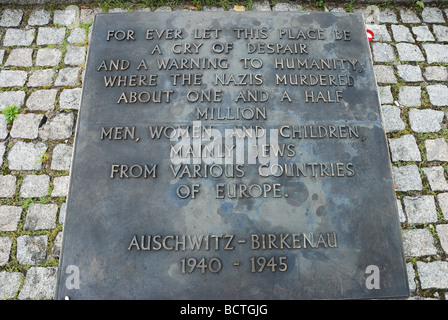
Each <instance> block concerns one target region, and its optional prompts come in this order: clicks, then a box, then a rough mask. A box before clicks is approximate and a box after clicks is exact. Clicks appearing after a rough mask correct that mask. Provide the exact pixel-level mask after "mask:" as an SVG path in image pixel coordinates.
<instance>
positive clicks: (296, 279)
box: [57, 12, 409, 299]
mask: <svg viewBox="0 0 448 320" xmlns="http://www.w3.org/2000/svg"><path fill="white" fill-rule="evenodd" d="M173 128H181V129H182V130H177V131H174V130H173ZM251 129H252V131H251ZM187 132H188V134H187ZM158 133H160V136H159V137H158ZM175 134H178V136H176V135H175ZM170 137H171V139H170ZM201 145H202V146H203V147H202V149H200V148H201V147H200V146H201ZM207 146H208V147H207ZM212 146H214V149H213V150H214V151H213V152H214V153H213V152H212ZM276 155H277V156H276ZM182 157H183V158H182ZM266 168H272V170H270V171H265V170H266ZM408 291H409V290H408V283H407V277H406V268H405V264H404V259H403V249H402V242H401V235H400V226H399V220H398V213H397V207H396V200H395V196H394V188H393V182H392V176H391V168H390V163H389V154H388V148H387V143H386V139H385V134H384V131H383V128H382V125H381V117H380V110H379V100H378V93H377V88H376V83H375V79H374V74H373V67H372V61H371V55H370V51H369V47H368V42H367V37H366V35H365V26H364V24H363V21H362V17H361V15H358V14H341V13H308V12H305V13H300V12H294V13H288V12H269V13H263V12H233V13H228V12H213V13H198V12H172V13H129V14H128V13H126V14H101V15H98V16H96V18H95V22H94V27H93V32H92V40H91V45H90V49H89V56H88V63H87V68H86V75H85V80H84V85H83V97H82V105H81V108H80V112H79V119H78V128H77V137H76V143H75V149H74V159H73V165H72V168H71V183H70V190H69V196H68V203H67V216H66V220H65V224H64V240H63V248H62V253H61V262H60V268H59V278H58V288H57V298H58V299H63V298H64V297H66V296H68V297H70V298H71V299H346V298H387V297H404V296H407V295H408V293H409V292H408Z"/></svg>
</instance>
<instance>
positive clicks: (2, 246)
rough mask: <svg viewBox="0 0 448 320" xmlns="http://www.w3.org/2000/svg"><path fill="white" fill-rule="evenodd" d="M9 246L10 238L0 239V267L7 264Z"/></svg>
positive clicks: (10, 243) (10, 244)
mask: <svg viewBox="0 0 448 320" xmlns="http://www.w3.org/2000/svg"><path fill="white" fill-rule="evenodd" d="M11 246H12V239H11V237H0V267H1V266H4V265H6V264H7V263H8V261H9V254H10V252H11Z"/></svg>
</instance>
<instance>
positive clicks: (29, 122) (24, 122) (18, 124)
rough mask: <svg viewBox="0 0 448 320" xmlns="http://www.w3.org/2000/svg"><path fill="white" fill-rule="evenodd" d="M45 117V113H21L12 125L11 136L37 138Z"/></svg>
mask: <svg viewBox="0 0 448 320" xmlns="http://www.w3.org/2000/svg"><path fill="white" fill-rule="evenodd" d="M43 117H44V115H43V114H34V113H25V114H19V115H18V116H17V118H16V119H15V120H14V123H13V125H12V128H11V131H10V135H11V138H15V139H16V138H17V139H20V138H22V139H36V138H37V137H38V133H39V124H40V123H41V121H42V119H43Z"/></svg>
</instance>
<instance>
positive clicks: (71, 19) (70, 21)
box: [53, 6, 79, 28]
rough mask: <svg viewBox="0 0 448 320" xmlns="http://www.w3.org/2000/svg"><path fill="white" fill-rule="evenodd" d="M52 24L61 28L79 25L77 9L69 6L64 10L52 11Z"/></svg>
mask: <svg viewBox="0 0 448 320" xmlns="http://www.w3.org/2000/svg"><path fill="white" fill-rule="evenodd" d="M53 22H54V23H55V24H59V25H62V26H67V27H69V28H73V27H74V26H76V25H77V24H79V8H78V7H76V6H70V8H69V9H66V10H54V17H53Z"/></svg>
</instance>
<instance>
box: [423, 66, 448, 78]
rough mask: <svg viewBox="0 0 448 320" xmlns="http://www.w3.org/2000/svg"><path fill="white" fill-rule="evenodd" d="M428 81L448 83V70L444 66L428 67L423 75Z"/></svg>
mask: <svg viewBox="0 0 448 320" xmlns="http://www.w3.org/2000/svg"><path fill="white" fill-rule="evenodd" d="M423 75H424V76H425V78H426V80H428V81H448V68H447V67H443V66H428V67H426V68H425V73H424V74H423Z"/></svg>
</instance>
